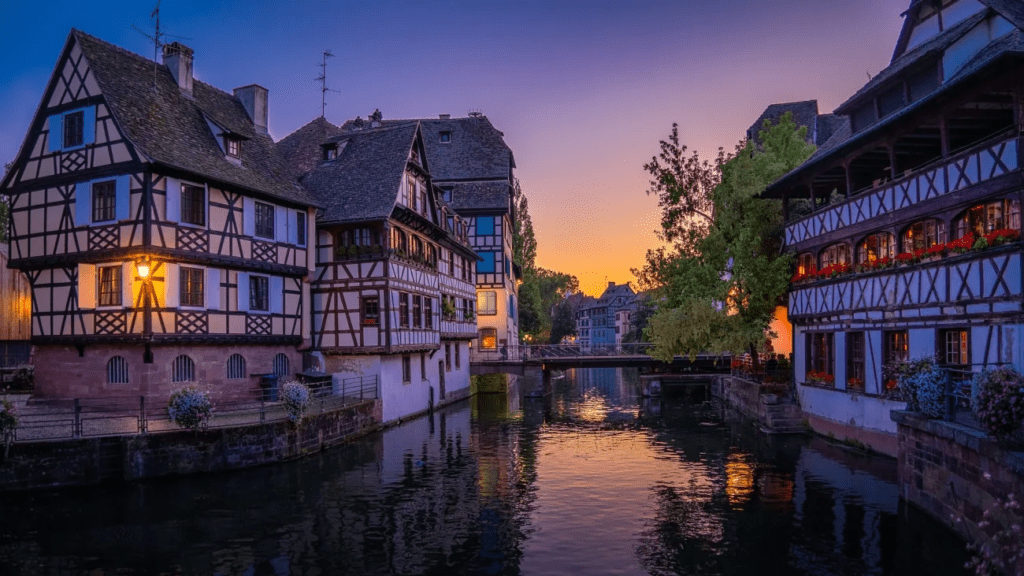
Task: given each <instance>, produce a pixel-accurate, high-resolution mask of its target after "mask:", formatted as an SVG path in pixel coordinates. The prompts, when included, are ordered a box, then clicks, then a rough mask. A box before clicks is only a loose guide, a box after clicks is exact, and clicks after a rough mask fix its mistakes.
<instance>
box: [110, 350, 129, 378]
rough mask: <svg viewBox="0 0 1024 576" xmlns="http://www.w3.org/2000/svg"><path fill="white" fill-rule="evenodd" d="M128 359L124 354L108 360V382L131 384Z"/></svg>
mask: <svg viewBox="0 0 1024 576" xmlns="http://www.w3.org/2000/svg"><path fill="white" fill-rule="evenodd" d="M130 379H131V378H130V377H129V373H128V361H127V360H125V358H124V356H113V357H111V358H110V360H107V384H129V383H130Z"/></svg>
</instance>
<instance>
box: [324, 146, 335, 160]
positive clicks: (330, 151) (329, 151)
mask: <svg viewBox="0 0 1024 576" xmlns="http://www.w3.org/2000/svg"><path fill="white" fill-rule="evenodd" d="M337 157H338V145H337V144H325V145H324V160H334V159H335V158H337Z"/></svg>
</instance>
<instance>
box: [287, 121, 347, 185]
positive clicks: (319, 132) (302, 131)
mask: <svg viewBox="0 0 1024 576" xmlns="http://www.w3.org/2000/svg"><path fill="white" fill-rule="evenodd" d="M340 134H341V127H339V126H335V125H334V124H331V123H330V122H328V121H327V120H326V119H324V117H323V116H320V117H318V118H316V119H315V120H313V121H311V122H309V123H307V124H306V125H305V126H303V127H302V128H299V129H298V130H296V131H295V132H292V133H291V134H289V135H287V136H285V137H284V139H283V140H281V141H280V142H278V143H277V150H278V153H279V154H280V155H281V158H282V160H283V161H284V163H285V165H286V166H287V169H288V171H289V173H290V174H291V175H292V176H293V177H294V178H296V179H298V178H299V177H301V176H302V175H303V174H305V173H307V172H309V171H310V170H312V169H313V168H316V166H317V164H319V163H320V161H321V160H322V159H323V149H322V148H321V145H322V144H323V143H325V142H327V140H328V139H329V138H332V137H334V136H338V135H340Z"/></svg>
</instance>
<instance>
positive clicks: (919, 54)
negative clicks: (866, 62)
mask: <svg viewBox="0 0 1024 576" xmlns="http://www.w3.org/2000/svg"><path fill="white" fill-rule="evenodd" d="M987 16H988V10H982V11H981V12H978V13H977V14H974V15H973V16H971V17H969V18H967V19H966V20H964V21H962V22H960V23H958V24H957V25H956V26H953V27H952V28H949V29H947V30H943V31H942V32H940V33H939V34H938V35H936V36H935V37H934V38H931V39H929V40H928V41H927V42H925V43H923V44H921V45H920V46H917V47H916V48H914V49H913V50H911V51H910V52H907V53H906V54H903V55H902V56H900V57H899V58H896V59H895V60H893V61H892V63H890V64H889V66H887V67H886V68H885V69H883V70H882V71H881V72H879V73H878V74H875V75H874V76H873V77H872V78H871V80H869V81H868V83H867V84H865V85H864V86H862V87H861V89H860V90H858V91H857V92H856V93H854V95H853V96H850V97H849V98H847V99H846V102H843V103H842V104H840V105H839V106H838V107H837V108H836V110H835V112H836V114H849V113H850V111H851V109H852V108H853V107H854V106H855V105H856V104H857V103H858V102H859V101H860V100H861V99H862V98H863V97H864V96H866V95H868V94H870V93H873V92H875V91H877V90H879V89H881V88H882V87H883V86H884V85H886V84H888V83H889V81H890V80H892V79H893V78H895V77H896V76H898V75H899V74H900V73H901V72H903V71H904V70H907V69H908V68H912V67H913V66H914V65H915V64H919V63H923V62H925V61H926V60H927V59H928V58H930V57H933V56H934V57H939V56H941V55H942V52H943V51H944V50H945V49H946V48H949V47H950V45H952V44H953V43H954V42H956V41H957V40H959V39H960V38H961V37H962V36H963V35H964V34H966V33H967V32H968V31H969V30H970V29H971V28H973V27H974V26H975V25H976V24H977V23H978V22H981V21H982V20H984V19H985V18H986V17H987Z"/></svg>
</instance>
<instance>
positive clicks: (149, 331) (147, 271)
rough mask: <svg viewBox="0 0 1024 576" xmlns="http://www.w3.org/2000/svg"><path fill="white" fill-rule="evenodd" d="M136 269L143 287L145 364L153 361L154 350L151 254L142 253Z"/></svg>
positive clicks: (136, 260) (141, 295) (136, 261)
mask: <svg viewBox="0 0 1024 576" xmlns="http://www.w3.org/2000/svg"><path fill="white" fill-rule="evenodd" d="M135 269H136V271H137V272H138V273H139V279H141V280H142V288H141V289H140V290H139V296H140V297H141V299H142V313H143V317H142V333H143V335H144V336H145V338H146V349H145V351H144V352H143V354H142V362H143V363H144V364H152V363H153V350H152V349H151V348H150V346H149V339H150V338H152V336H153V318H152V310H153V307H152V304H151V302H152V301H151V300H150V295H151V293H152V290H153V280H152V278H151V277H150V275H151V274H152V272H153V262H152V261H151V260H150V259H149V256H147V255H142V256H139V257H138V258H136V259H135Z"/></svg>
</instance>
